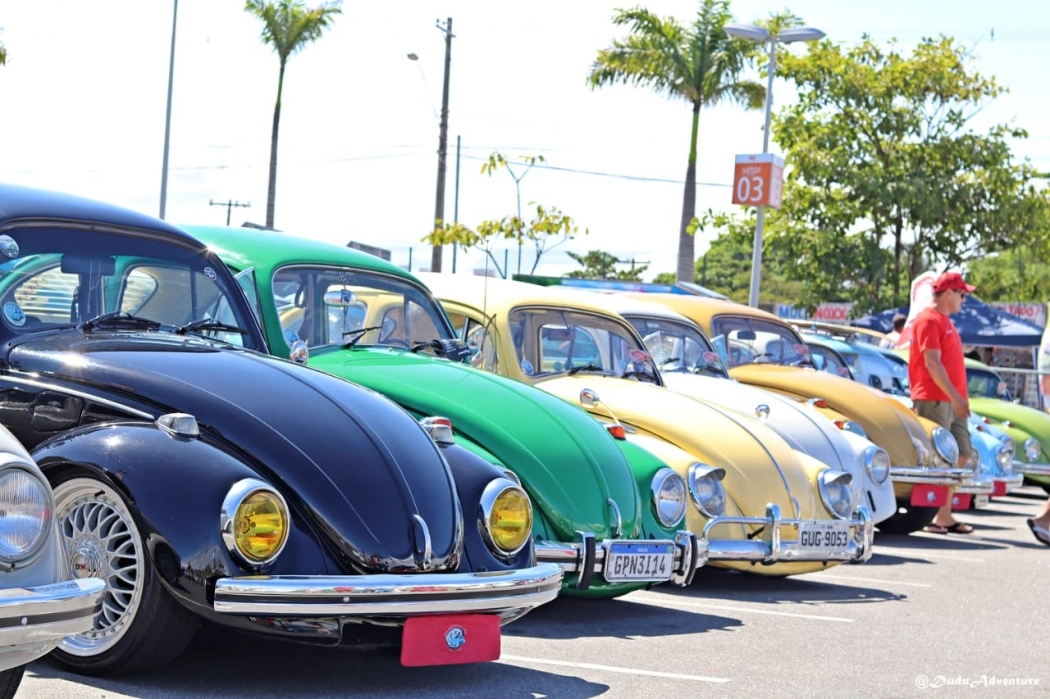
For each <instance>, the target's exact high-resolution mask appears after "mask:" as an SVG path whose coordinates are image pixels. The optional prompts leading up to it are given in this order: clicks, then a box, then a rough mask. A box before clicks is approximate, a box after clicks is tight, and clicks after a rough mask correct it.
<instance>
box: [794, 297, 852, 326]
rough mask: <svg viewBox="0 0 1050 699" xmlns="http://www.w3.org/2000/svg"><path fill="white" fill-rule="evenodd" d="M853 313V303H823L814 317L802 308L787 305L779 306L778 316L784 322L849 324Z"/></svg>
mask: <svg viewBox="0 0 1050 699" xmlns="http://www.w3.org/2000/svg"><path fill="white" fill-rule="evenodd" d="M852 311H853V303H852V302H842V303H822V304H820V305H819V306H817V309H816V310H815V311H814V312H813V314H812V315H810V313H809V312H808V311H807V310H806V309H805V308H803V307H801V306H792V305H789V304H786V303H778V304H777V315H778V316H779V317H781V318H783V319H784V320H819V321H823V322H825V323H841V324H843V325H845V324H848V323H849V319H850V313H851V312H852Z"/></svg>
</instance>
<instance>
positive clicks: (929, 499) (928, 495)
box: [926, 492, 937, 502]
mask: <svg viewBox="0 0 1050 699" xmlns="http://www.w3.org/2000/svg"><path fill="white" fill-rule="evenodd" d="M936 499H937V496H936V495H934V494H933V493H932V492H929V493H926V502H933V501H934V500H936Z"/></svg>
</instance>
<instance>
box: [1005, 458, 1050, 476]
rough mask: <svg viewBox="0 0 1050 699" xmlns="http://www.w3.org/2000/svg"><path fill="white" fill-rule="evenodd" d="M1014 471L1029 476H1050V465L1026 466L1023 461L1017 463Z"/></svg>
mask: <svg viewBox="0 0 1050 699" xmlns="http://www.w3.org/2000/svg"><path fill="white" fill-rule="evenodd" d="M1014 471H1016V472H1017V473H1022V474H1024V475H1027V476H1050V464H1026V463H1024V462H1022V461H1015V462H1014Z"/></svg>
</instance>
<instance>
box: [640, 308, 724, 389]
mask: <svg viewBox="0 0 1050 699" xmlns="http://www.w3.org/2000/svg"><path fill="white" fill-rule="evenodd" d="M624 318H626V320H627V322H628V323H630V324H631V325H632V326H634V329H635V330H637V331H638V334H639V335H641V336H642V339H643V340H644V341H645V348H646V349H647V350H649V353H650V354H651V355H652V357H653V361H654V362H656V366H658V367H659V368H660V371H661V372H663V373H665V374H666V373H667V372H682V373H694V374H703V375H706V376H718V377H722V378H728V377H729V371H728V370H727V369H726V366H725V364H723V363H722V358H721V357H719V355H718V353H717V352H716V351H715V348H714V347H713V346H712V345H711V342H710V341H709V340H708V339H707V338H706V337H705V336H704V334H703V333H702V332H700V330H699V329H697V328H695V327H693V326H690V325H688V324H687V323H682V322H679V321H677V320H673V319H669V318H659V317H652V316H636V315H624Z"/></svg>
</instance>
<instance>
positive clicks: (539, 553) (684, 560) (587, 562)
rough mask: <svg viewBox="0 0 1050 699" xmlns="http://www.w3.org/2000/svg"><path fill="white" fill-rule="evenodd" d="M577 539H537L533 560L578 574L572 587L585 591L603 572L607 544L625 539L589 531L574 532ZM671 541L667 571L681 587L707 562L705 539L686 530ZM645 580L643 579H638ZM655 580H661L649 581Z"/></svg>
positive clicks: (657, 540) (662, 541) (671, 581)
mask: <svg viewBox="0 0 1050 699" xmlns="http://www.w3.org/2000/svg"><path fill="white" fill-rule="evenodd" d="M576 536H577V538H579V541H574V542H571V543H569V542H564V541H537V542H536V560H537V561H543V562H544V563H554V564H556V565H559V566H561V568H562V569H563V570H564V571H565V573H566V574H569V573H579V579H578V580H577V581H576V585H575V587H576V589H578V590H586V589H587V588H588V587H590V586H591V581H592V580H593V579H594V576H595V575H596V574H597V575H601V576H603V577H604V575H605V560H606V557H607V556H606V554H607V552H608V550H609V545H610V544H612V543H614V542H617V541H629V540H628V539H604V540H602V541H597V540H595V538H594V534H593V533H592V532H576ZM644 541H645V543H647V544H660V543H666V544H671V543H672V542H671V541H668V540H660V539H645V540H644ZM673 544H674V566H673V570H672V572H671V579H670V580H669V581H668V582H670V583H671V584H672V585H675V586H678V587H685V586H687V585H689V584H690V583H692V582H693V575H695V573H696V569H697V568H701V567H703V566H704V565H705V564H706V563H707V542H706V541H705V540H703V539H701V538H699V537H697V535H696V534H694V533H693V532H690V531H682V532H677V533H676V534H675V540H674V542H673ZM639 582H645V581H639ZM651 582H654V583H659V582H664V581H663V580H653V581H651Z"/></svg>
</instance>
